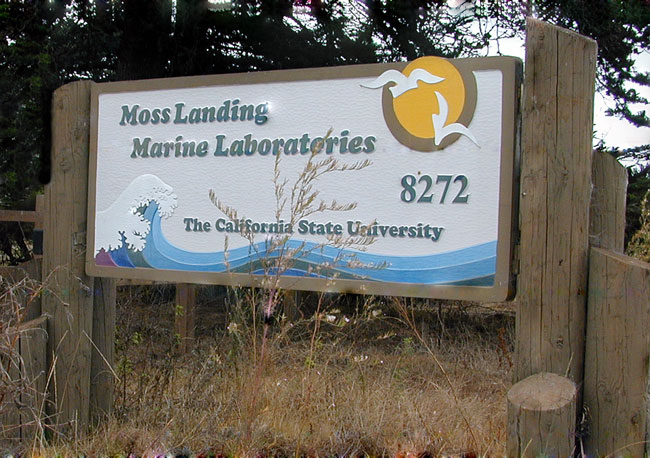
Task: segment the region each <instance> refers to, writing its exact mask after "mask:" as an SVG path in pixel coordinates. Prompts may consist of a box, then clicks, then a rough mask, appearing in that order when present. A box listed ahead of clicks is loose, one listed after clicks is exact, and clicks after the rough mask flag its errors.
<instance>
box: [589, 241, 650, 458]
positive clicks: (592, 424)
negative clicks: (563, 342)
mask: <svg viewBox="0 0 650 458" xmlns="http://www.w3.org/2000/svg"><path fill="white" fill-rule="evenodd" d="M587 316H588V321H587V345H586V352H585V379H584V405H585V407H586V408H587V411H588V412H589V419H590V421H589V431H590V434H589V436H588V437H587V438H586V440H585V446H586V450H587V453H588V455H589V456H605V455H609V454H615V455H616V456H643V454H644V448H645V445H644V441H645V438H646V436H645V435H646V422H647V412H646V408H647V407H646V398H645V393H646V386H647V380H648V357H649V356H650V352H649V350H648V346H649V344H650V339H649V337H648V323H650V264H647V263H645V262H642V261H639V260H637V259H634V258H630V257H628V256H625V255H622V254H619V253H615V252H613V251H610V250H603V249H600V248H592V249H591V254H590V268H589V301H588V315H587Z"/></svg>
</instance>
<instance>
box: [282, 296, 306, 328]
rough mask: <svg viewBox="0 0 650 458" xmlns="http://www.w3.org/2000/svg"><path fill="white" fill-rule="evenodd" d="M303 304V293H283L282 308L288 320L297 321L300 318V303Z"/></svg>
mask: <svg viewBox="0 0 650 458" xmlns="http://www.w3.org/2000/svg"><path fill="white" fill-rule="evenodd" d="M301 302H302V291H299V290H297V289H295V290H294V289H288V290H285V291H283V298H282V307H283V310H282V311H283V312H284V315H285V316H286V318H287V319H288V320H289V321H295V320H297V319H298V318H300V303H301Z"/></svg>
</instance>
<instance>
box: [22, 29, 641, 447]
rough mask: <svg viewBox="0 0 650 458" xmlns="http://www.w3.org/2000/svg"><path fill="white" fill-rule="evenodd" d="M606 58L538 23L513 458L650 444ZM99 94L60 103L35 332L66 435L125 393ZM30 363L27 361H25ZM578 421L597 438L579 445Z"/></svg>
mask: <svg viewBox="0 0 650 458" xmlns="http://www.w3.org/2000/svg"><path fill="white" fill-rule="evenodd" d="M596 52H597V47H596V44H595V42H593V41H592V40H589V39H587V38H585V37H582V36H580V35H577V34H575V33H572V32H568V31H566V30H563V29H560V28H557V27H554V26H550V25H548V24H545V23H542V22H539V21H535V20H532V19H531V20H529V21H528V24H527V42H526V63H525V64H526V66H525V77H524V89H523V99H522V108H521V125H522V129H521V151H520V156H521V159H520V164H521V165H520V183H519V191H518V193H519V196H518V199H516V201H518V202H519V231H520V237H519V239H520V241H519V244H518V248H517V250H516V251H517V252H518V259H517V260H516V261H515V271H516V272H518V278H517V296H516V305H517V318H516V334H517V335H516V349H515V356H516V366H515V374H514V377H515V380H514V382H516V383H515V384H514V386H513V387H512V389H511V390H510V392H509V393H508V398H507V402H508V443H507V453H508V455H509V456H539V455H542V454H543V455H551V456H568V455H570V454H572V453H573V452H574V451H575V450H576V448H577V447H580V448H581V450H582V449H584V450H585V451H586V453H587V454H588V455H589V456H596V455H598V456H600V455H607V454H613V453H616V454H621V453H629V454H631V455H632V456H641V455H643V453H644V450H645V449H646V446H645V443H646V442H645V441H646V429H647V425H648V421H647V416H648V413H647V402H646V398H645V392H646V388H647V380H648V372H647V371H648V367H647V362H648V359H649V356H650V354H649V342H648V333H647V332H646V331H645V328H646V327H647V324H648V318H649V317H648V314H649V313H650V311H649V310H650V309H649V307H650V304H649V298H650V266H649V265H648V264H646V263H643V262H640V261H637V260H634V259H631V258H629V257H627V256H625V255H623V254H622V253H621V251H622V248H623V230H624V225H625V222H624V218H625V216H624V215H625V189H626V174H625V171H624V170H623V168H622V167H621V166H620V165H619V164H618V163H616V161H615V160H614V159H613V158H611V157H609V156H606V155H604V154H601V153H597V154H594V153H593V151H592V120H593V97H594V81H595V67H596ZM92 84H93V83H92V82H89V81H83V82H76V83H71V84H68V85H65V86H63V87H61V88H59V89H58V90H57V91H56V92H55V94H54V100H53V129H52V132H53V141H52V145H53V146H52V168H53V177H52V182H51V183H50V184H49V185H48V186H47V189H46V193H45V205H44V207H45V210H44V214H45V215H47V216H46V217H45V218H44V219H43V220H42V221H43V226H44V257H43V274H44V276H46V277H48V279H49V280H50V281H51V284H52V290H51V293H50V294H46V295H44V298H43V303H42V311H41V310H39V313H38V315H39V316H41V312H44V313H45V314H44V315H43V316H42V318H40V320H41V321H38V322H34V323H31V325H34V327H35V328H38V329H42V328H43V327H44V324H45V322H47V330H48V336H49V338H48V339H47V351H46V353H45V354H46V356H47V362H46V364H45V366H39V367H40V369H39V370H41V371H43V370H45V371H46V372H48V373H52V374H53V379H54V380H53V383H52V384H50V385H49V386H48V388H49V397H50V400H51V401H52V403H51V404H50V405H51V406H54V407H53V408H51V409H50V410H49V411H48V414H49V415H50V417H49V418H50V419H49V421H50V422H52V423H53V424H56V425H59V427H64V428H65V427H75V428H83V427H85V426H86V425H88V424H89V423H90V422H91V421H98V420H100V419H101V418H102V416H103V415H105V414H106V413H107V412H109V411H110V409H111V407H112V393H113V383H114V381H113V376H112V372H111V370H110V369H111V368H110V367H108V366H112V365H113V363H114V340H115V334H114V332H115V288H116V282H115V281H113V280H108V279H103V278H90V277H88V276H86V274H85V270H84V252H85V250H86V241H85V231H86V209H87V182H88V176H87V175H88V150H89V127H88V120H89V115H90V113H89V110H90V108H89V101H90V88H91V86H92ZM20 216H27V217H31V216H29V215H14V217H16V218H18V217H20ZM176 294H177V296H176V301H177V303H178V304H179V305H180V307H179V308H178V309H179V312H180V313H178V314H177V320H176V332H178V333H179V335H180V337H181V342H180V343H181V350H183V351H187V350H188V349H189V348H191V344H192V340H193V332H194V319H195V318H194V313H195V300H196V292H195V290H194V288H193V287H192V286H190V285H177V292H176ZM35 341H36V340H34V342H35ZM30 342H31V341H30ZM29 345H31V343H29V344H28V343H26V348H27V347H28V346H29ZM30 348H31V347H30ZM39 348H42V344H41V347H39ZM30 351H31V350H30ZM21 352H22V346H21ZM32 353H34V355H38V356H31V358H32V360H33V361H35V362H38V361H40V360H42V359H43V358H42V355H43V353H42V352H41V351H40V350H39V351H37V352H32ZM24 356H25V357H27V359H30V355H29V354H28V353H27V350H26V353H25V354H24ZM39 358H40V359H39ZM30 364H31V363H30V362H26V363H25V370H27V368H28V367H31V366H30ZM34 364H36V363H34ZM43 367H45V369H43ZM30 370H32V369H30ZM504 402H506V401H505V400H504ZM578 421H583V422H584V423H585V424H586V425H587V428H586V430H588V431H590V432H589V434H588V435H584V436H581V437H577V434H576V429H577V428H576V425H577V423H578Z"/></svg>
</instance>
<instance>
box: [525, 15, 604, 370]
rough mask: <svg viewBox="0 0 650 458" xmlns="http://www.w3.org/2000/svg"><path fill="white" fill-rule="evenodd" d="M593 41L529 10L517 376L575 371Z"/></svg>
mask: <svg viewBox="0 0 650 458" xmlns="http://www.w3.org/2000/svg"><path fill="white" fill-rule="evenodd" d="M596 50H597V47H596V43H595V42H594V41H593V40H590V39H588V38H585V37H582V36H580V35H577V34H575V33H572V32H569V31H566V30H564V29H560V28H558V27H555V26H551V25H549V24H545V23H543V22H540V21H537V20H534V19H528V22H527V39H526V63H525V74H524V97H523V110H522V113H523V121H522V151H521V182H520V203H519V205H520V213H519V214H520V221H519V223H520V233H521V242H520V252H519V254H520V265H519V276H518V279H517V299H516V300H517V303H518V313H517V320H516V321H517V322H516V328H517V331H516V332H517V341H516V349H515V354H516V361H517V364H516V367H515V372H514V378H515V381H519V380H522V379H524V378H526V377H528V376H530V375H532V374H535V373H538V372H552V373H556V374H563V375H564V374H567V375H568V377H569V378H570V379H571V380H573V381H576V382H579V381H580V380H581V377H582V367H583V354H584V326H585V308H586V290H587V256H588V244H589V239H588V232H589V202H590V192H591V185H590V182H591V156H592V144H591V133H592V119H593V96H594V81H595V69H596V67H595V66H596Z"/></svg>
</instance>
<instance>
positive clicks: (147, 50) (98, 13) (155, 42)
mask: <svg viewBox="0 0 650 458" xmlns="http://www.w3.org/2000/svg"><path fill="white" fill-rule="evenodd" d="M526 14H533V15H535V16H536V17H539V18H541V19H544V20H548V21H550V22H552V23H556V24H559V25H562V26H565V27H568V28H570V29H573V30H576V31H578V32H580V33H583V34H585V35H588V36H590V37H592V38H594V39H596V40H597V41H598V43H599V49H600V55H599V83H600V88H601V89H602V90H604V91H606V92H607V93H608V94H611V95H612V96H613V97H614V99H615V100H616V107H615V108H614V110H613V114H616V115H618V116H622V117H624V118H626V119H628V120H629V121H630V122H633V123H635V124H636V125H648V118H647V116H646V115H645V113H644V112H638V113H636V112H634V111H633V110H631V109H630V108H629V106H630V104H632V103H638V102H644V101H643V99H642V98H640V97H639V95H638V94H637V93H636V92H635V91H634V90H633V89H630V88H629V87H628V83H629V82H636V83H638V84H645V85H647V84H648V80H649V78H648V75H647V74H639V73H638V72H635V71H634V69H633V62H634V58H635V55H636V54H638V53H639V52H640V51H642V50H646V51H647V50H648V48H649V46H648V43H649V41H650V31H649V28H648V23H649V22H650V16H649V15H650V8H649V5H648V1H647V0H625V1H623V0H595V1H593V0H590V1H587V0H565V1H562V0H534V1H533V0H531V1H529V2H525V1H504V0H474V1H469V0H468V1H466V2H465V3H464V4H463V5H461V6H460V7H459V8H449V7H448V5H447V0H233V8H232V9H229V10H218V9H217V8H214V7H213V6H212V4H211V3H210V2H209V1H208V0H175V1H172V0H121V1H118V0H115V1H111V0H94V1H89V0H54V1H52V0H33V1H29V2H17V1H13V0H0V33H1V34H2V37H1V38H0V207H1V208H14V209H20V208H24V209H31V208H33V200H34V195H35V193H36V192H37V191H39V190H40V188H41V187H42V184H41V183H43V182H46V181H47V180H48V178H49V163H48V161H49V137H50V131H49V127H50V121H49V113H50V100H51V94H52V91H53V90H54V89H56V88H57V87H59V86H61V85H62V84H65V83H67V82H70V81H73V80H77V79H92V80H94V81H115V80H127V79H146V78H160V77H173V76H185V75H198V74H212V73H230V72H247V71H259V70H273V69H288V68H304V67H318V66H331V65H345V64H356V63H372V62H382V61H395V60H406V59H415V58H417V57H419V56H422V55H437V56H445V57H459V56H477V55H481V54H482V53H484V51H483V50H484V49H485V47H486V45H487V44H488V43H490V42H492V41H494V40H495V39H497V38H504V37H511V36H522V34H523V31H524V25H525V16H526ZM646 151H647V149H646ZM630 154H634V153H633V152H632V153H630ZM23 229H25V231H26V228H24V227H21V226H19V225H17V224H8V223H0V233H2V234H6V236H5V237H0V258H1V257H3V254H4V258H5V259H8V260H9V261H10V262H12V263H15V262H19V261H21V260H22V259H24V258H26V257H27V256H28V250H27V247H26V245H25V242H24V237H25V235H27V236H28V235H29V234H23Z"/></svg>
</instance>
